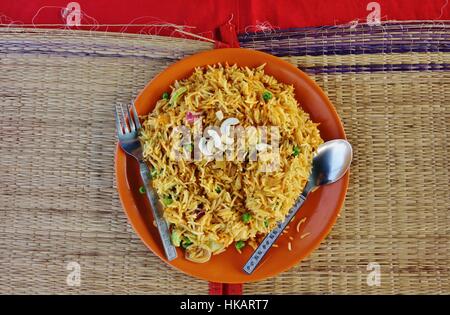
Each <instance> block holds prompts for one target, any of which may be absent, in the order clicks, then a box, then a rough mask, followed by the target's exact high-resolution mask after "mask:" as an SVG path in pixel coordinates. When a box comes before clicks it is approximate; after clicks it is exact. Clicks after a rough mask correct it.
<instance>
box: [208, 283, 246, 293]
mask: <svg viewBox="0 0 450 315" xmlns="http://www.w3.org/2000/svg"><path fill="white" fill-rule="evenodd" d="M209 294H210V295H241V294H242V284H229V283H217V282H210V283H209Z"/></svg>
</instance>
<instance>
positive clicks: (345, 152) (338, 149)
mask: <svg viewBox="0 0 450 315" xmlns="http://www.w3.org/2000/svg"><path fill="white" fill-rule="evenodd" d="M352 155H353V151H352V146H351V145H350V143H348V142H347V141H346V140H343V139H337V140H331V141H327V142H325V143H323V144H322V145H320V146H319V147H318V148H317V153H316V155H315V157H314V159H313V162H312V170H311V175H310V176H309V179H308V183H307V184H306V186H305V188H304V190H303V192H302V194H301V195H300V197H299V198H298V199H297V201H296V202H295V204H294V206H293V207H292V209H291V210H290V211H289V213H288V214H287V216H286V219H285V220H284V222H281V223H279V224H278V226H277V227H275V228H274V229H273V230H272V231H271V232H270V233H269V234H267V236H266V237H265V238H264V240H263V241H262V243H261V244H260V245H259V246H258V248H257V249H256V250H255V251H254V252H253V254H252V256H251V257H250V259H249V260H248V261H247V263H246V264H245V265H244V268H243V270H244V271H245V272H246V273H248V274H251V273H252V272H253V271H254V270H255V269H256V267H257V266H258V264H259V263H260V262H261V260H262V259H263V257H264V256H265V254H266V253H267V252H268V251H269V249H270V248H271V247H272V245H273V244H274V243H275V241H276V240H277V239H278V237H279V236H280V235H281V232H283V230H284V229H285V227H286V226H287V225H288V224H289V222H290V221H291V220H292V218H293V217H294V215H295V214H296V213H297V211H298V210H299V208H300V207H301V206H302V204H303V202H304V201H305V199H306V197H307V196H308V194H309V193H310V192H312V191H313V190H315V189H316V188H318V187H319V186H322V185H327V184H331V183H334V182H336V181H338V180H339V179H340V178H341V177H342V176H344V174H345V173H346V172H347V170H348V168H349V167H350V162H351V161H352Z"/></svg>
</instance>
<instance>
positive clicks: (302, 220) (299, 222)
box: [296, 217, 306, 233]
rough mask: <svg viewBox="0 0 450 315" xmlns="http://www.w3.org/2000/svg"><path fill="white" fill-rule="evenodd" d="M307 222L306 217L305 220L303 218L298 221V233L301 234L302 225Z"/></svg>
mask: <svg viewBox="0 0 450 315" xmlns="http://www.w3.org/2000/svg"><path fill="white" fill-rule="evenodd" d="M305 221H306V217H304V218H302V219H301V220H300V221H298V223H297V227H296V230H297V233H298V232H300V225H302V224H303V223H305Z"/></svg>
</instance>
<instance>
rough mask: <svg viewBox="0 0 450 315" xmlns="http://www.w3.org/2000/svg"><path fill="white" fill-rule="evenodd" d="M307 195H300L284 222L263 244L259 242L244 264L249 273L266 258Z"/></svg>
mask: <svg viewBox="0 0 450 315" xmlns="http://www.w3.org/2000/svg"><path fill="white" fill-rule="evenodd" d="M305 199H306V197H305V196H303V195H300V197H299V198H298V199H297V201H296V202H295V204H294V206H293V207H292V208H291V210H289V213H288V214H287V216H286V218H285V219H284V221H283V222H281V223H279V224H278V225H277V226H276V227H275V228H274V229H273V230H272V231H271V232H270V233H269V234H267V236H266V237H265V238H264V239H263V241H262V242H261V244H259V246H258V248H256V250H255V251H254V252H253V254H252V255H251V256H250V258H249V260H248V261H247V263H246V264H245V265H244V268H243V269H244V271H245V272H246V273H247V274H252V273H253V271H254V270H255V269H256V267H257V266H258V265H259V263H260V262H261V260H262V259H263V258H264V256H265V255H266V254H267V252H268V251H269V249H270V248H271V247H272V245H273V244H274V243H275V241H276V240H277V239H278V237H279V236H280V235H281V233H282V232H283V230H284V229H285V228H286V226H287V225H288V224H289V222H291V220H292V218H293V217H294V215H295V214H296V213H297V211H298V209H300V207H301V206H302V205H303V202H304V201H305Z"/></svg>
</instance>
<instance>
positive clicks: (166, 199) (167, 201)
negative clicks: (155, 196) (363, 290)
mask: <svg viewBox="0 0 450 315" xmlns="http://www.w3.org/2000/svg"><path fill="white" fill-rule="evenodd" d="M172 202H173V199H172V197H171V196H166V197H164V198H163V203H164V205H166V206H168V205H170V204H172Z"/></svg>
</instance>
